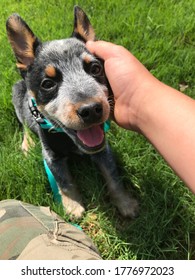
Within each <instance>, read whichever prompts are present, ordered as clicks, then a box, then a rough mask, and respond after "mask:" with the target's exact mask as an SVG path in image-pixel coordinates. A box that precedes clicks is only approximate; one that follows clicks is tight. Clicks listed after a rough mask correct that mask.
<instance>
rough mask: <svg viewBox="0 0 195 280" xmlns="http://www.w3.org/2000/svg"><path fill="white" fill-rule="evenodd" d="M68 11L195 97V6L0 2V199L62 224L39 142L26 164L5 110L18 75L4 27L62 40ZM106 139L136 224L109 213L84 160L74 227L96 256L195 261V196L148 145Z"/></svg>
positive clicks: (122, 137)
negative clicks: (19, 24)
mask: <svg viewBox="0 0 195 280" xmlns="http://www.w3.org/2000/svg"><path fill="white" fill-rule="evenodd" d="M74 4H79V5H80V6H81V7H82V8H83V9H84V10H85V11H86V13H87V14H88V16H89V18H90V20H91V22H92V24H93V26H94V28H95V30H96V34H97V36H98V38H100V39H104V40H108V41H112V42H114V43H117V44H121V45H123V46H125V47H126V48H128V49H129V50H131V52H132V53H133V54H134V55H136V56H137V57H138V58H139V59H140V60H141V61H142V63H144V64H145V65H146V67H147V68H148V69H149V70H150V71H151V72H152V73H153V74H154V75H155V76H156V77H158V78H159V79H161V80H162V81H163V82H165V83H167V84H169V85H171V86H173V87H175V88H176V89H179V85H180V84H186V85H187V86H188V88H187V89H186V90H185V93H186V94H187V95H189V96H192V97H195V90H194V73H195V67H194V65H195V64H194V59H195V22H194V11H195V2H194V0H188V1H185V0H181V1H179V0H164V1H163V0H153V1H152V0H147V1H146V0H140V1H137V0H131V1H125V0H120V1H118V0H110V1H90V0H87V1H86V0H85V1H84V0H83V1H78V2H76V1H68V0H66V1H63V0H48V1H47V2H46V1H41V0H36V1H29V0H15V1H14V0H1V2H0V46H1V52H0V81H1V92H0V116H1V117H0V200H2V199H7V198H16V199H22V200H24V201H26V202H29V203H33V204H36V205H50V206H51V207H52V209H53V210H55V211H57V212H58V213H59V214H60V215H62V216H63V217H65V216H64V214H63V211H62V209H61V208H60V207H58V206H56V205H55V204H54V203H53V199H52V195H51V193H50V191H49V185H48V181H47V178H46V175H45V171H44V168H43V162H42V158H41V147H40V144H39V142H38V139H37V138H36V137H35V138H34V140H35V141H36V143H37V145H36V148H34V149H32V151H31V153H30V155H29V156H28V157H27V158H26V157H25V156H24V155H23V154H22V153H21V150H20V146H21V142H22V132H21V129H20V127H19V125H18V122H17V120H16V117H15V113H14V109H13V106H12V103H11V87H12V85H13V83H14V82H16V81H17V80H18V79H19V75H18V73H17V71H16V68H15V59H14V56H13V54H12V51H11V48H10V46H9V44H8V41H7V38H6V33H5V21H6V19H7V17H8V16H9V15H10V14H11V13H13V12H17V13H19V14H20V15H21V16H22V17H23V18H24V19H25V20H26V21H27V22H28V23H29V25H30V26H31V28H32V29H33V30H34V31H35V33H36V35H37V36H38V37H39V38H41V39H42V40H52V39H57V38H65V37H68V36H69V35H70V34H71V32H72V24H73V12H72V11H73V6H74ZM108 138H109V141H110V143H111V145H112V147H113V150H114V151H115V153H116V157H117V160H118V163H119V165H120V166H121V178H122V179H123V180H124V183H125V184H126V186H127V188H129V191H130V192H132V194H133V195H134V196H135V197H137V199H138V200H139V202H140V215H139V217H138V218H137V219H135V220H133V221H131V220H123V219H122V218H121V217H120V216H119V215H118V213H117V211H116V209H115V208H114V207H113V206H112V205H111V203H110V200H109V198H108V196H107V192H106V186H105V182H104V181H103V179H102V177H101V174H100V172H98V171H97V169H96V168H95V166H94V165H92V164H91V163H90V161H87V162H86V163H83V162H82V161H80V164H79V167H78V164H75V163H71V170H72V173H73V176H74V178H75V180H76V181H77V183H78V185H80V187H81V192H82V196H83V200H84V203H85V206H86V209H87V211H86V213H85V215H84V217H83V218H82V219H81V220H80V221H78V223H80V225H81V226H82V227H83V229H84V231H85V232H86V233H87V234H88V235H89V236H90V237H91V238H92V239H93V242H94V243H95V244H96V246H97V247H98V249H99V251H100V253H101V255H102V257H103V258H104V259H195V197H194V196H193V195H192V194H191V193H190V191H189V190H188V189H187V187H186V186H185V185H184V184H183V183H182V182H181V181H180V179H179V178H178V177H177V176H176V175H175V174H174V173H173V172H172V170H171V169H170V168H169V167H168V166H167V164H166V163H165V162H164V160H163V159H162V158H161V157H160V156H159V155H158V153H157V152H156V151H155V150H154V148H153V147H152V146H151V145H150V144H149V143H148V142H147V141H146V140H145V138H144V137H142V136H140V135H138V134H136V133H133V132H129V131H125V130H122V129H119V128H118V127H117V126H116V125H114V124H113V125H112V129H111V130H110V132H109V133H108ZM178 141H179V139H178ZM176 144H177V145H178V144H179V143H176ZM130 181H132V182H133V184H134V187H133V189H132V188H130V187H129V186H130ZM65 218H66V217H65Z"/></svg>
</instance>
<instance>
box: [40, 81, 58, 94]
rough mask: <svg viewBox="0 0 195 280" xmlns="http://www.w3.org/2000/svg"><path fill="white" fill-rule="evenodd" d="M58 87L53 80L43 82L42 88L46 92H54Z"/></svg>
mask: <svg viewBox="0 0 195 280" xmlns="http://www.w3.org/2000/svg"><path fill="white" fill-rule="evenodd" d="M56 87H57V83H56V82H55V81H53V80H51V79H44V80H43V81H42V82H41V88H42V89H43V90H46V91H52V90H54V89H55V88H56Z"/></svg>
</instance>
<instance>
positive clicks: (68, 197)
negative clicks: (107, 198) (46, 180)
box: [44, 153, 85, 218]
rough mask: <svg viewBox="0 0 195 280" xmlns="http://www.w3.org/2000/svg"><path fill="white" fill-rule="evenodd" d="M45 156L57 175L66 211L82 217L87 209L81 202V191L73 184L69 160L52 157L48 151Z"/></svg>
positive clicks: (55, 175)
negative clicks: (68, 165)
mask: <svg viewBox="0 0 195 280" xmlns="http://www.w3.org/2000/svg"><path fill="white" fill-rule="evenodd" d="M44 158H45V160H46V162H47V165H48V166H49V168H50V170H51V172H52V173H53V176H54V177H55V180H56V182H57V185H58V187H59V192H60V194H61V197H62V204H63V206H64V208H65V211H66V213H67V214H70V215H71V216H73V217H75V218H80V217H81V216H82V214H83V212H84V211H85V209H84V207H83V205H82V202H81V196H80V193H79V192H78V190H77V187H76V186H75V185H74V184H73V180H72V178H71V175H70V172H69V170H68V167H67V160H66V159H65V158H51V156H48V153H44Z"/></svg>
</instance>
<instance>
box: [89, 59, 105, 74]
mask: <svg viewBox="0 0 195 280" xmlns="http://www.w3.org/2000/svg"><path fill="white" fill-rule="evenodd" d="M90 74H91V75H92V76H100V75H101V74H102V65H101V64H99V63H97V62H94V63H91V65H90Z"/></svg>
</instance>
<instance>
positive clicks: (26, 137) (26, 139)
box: [21, 128, 35, 156]
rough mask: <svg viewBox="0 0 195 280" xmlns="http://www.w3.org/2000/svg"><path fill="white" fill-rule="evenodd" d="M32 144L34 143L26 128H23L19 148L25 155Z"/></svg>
mask: <svg viewBox="0 0 195 280" xmlns="http://www.w3.org/2000/svg"><path fill="white" fill-rule="evenodd" d="M34 146H35V143H34V141H33V140H32V138H31V137H30V135H29V132H28V130H27V129H25V128H24V134H23V142H22V146H21V148H22V151H23V153H24V154H25V156H27V154H28V151H29V149H30V148H31V147H34Z"/></svg>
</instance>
